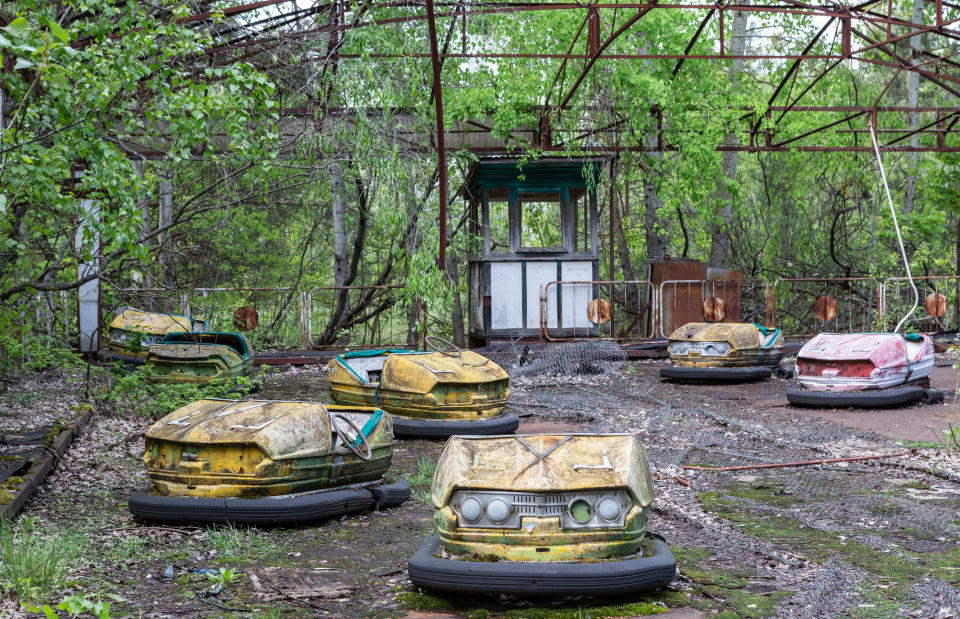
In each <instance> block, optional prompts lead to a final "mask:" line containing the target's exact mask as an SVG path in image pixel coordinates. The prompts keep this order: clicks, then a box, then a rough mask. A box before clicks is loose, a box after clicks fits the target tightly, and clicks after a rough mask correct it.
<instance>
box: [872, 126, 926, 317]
mask: <svg viewBox="0 0 960 619" xmlns="http://www.w3.org/2000/svg"><path fill="white" fill-rule="evenodd" d="M867 127H869V128H870V139H871V140H872V141H873V150H874V152H875V153H876V154H877V165H879V166H880V178H881V180H883V189H884V190H885V191H886V192H887V204H889V205H890V215H891V216H893V229H894V230H896V231H897V242H898V243H899V244H900V255H901V256H903V266H905V267H906V268H907V279H909V280H910V287H911V288H913V307H911V308H910V311H909V312H907V315H906V316H904V317H903V318H901V319H900V322H898V323H897V326H896V328H894V330H893V332H894V333H897V332H899V331H900V327H901V326H903V323H905V322H907V319H908V318H910V315H911V314H913V312H914V311H916V309H917V306H918V305H920V293H919V292H917V285H916V284H914V283H913V274H911V273H910V262H909V261H908V260H907V250H906V249H904V247H903V237H902V236H900V224H899V223H897V211H896V210H894V208H893V198H891V197H890V187H888V186H887V174H886V172H884V170H883V160H882V159H881V158H880V147H879V146H878V145H877V133H876V130H875V129H874V128H873V123H871V122H870V121H869V120H868V121H867Z"/></svg>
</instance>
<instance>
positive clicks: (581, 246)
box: [570, 189, 593, 253]
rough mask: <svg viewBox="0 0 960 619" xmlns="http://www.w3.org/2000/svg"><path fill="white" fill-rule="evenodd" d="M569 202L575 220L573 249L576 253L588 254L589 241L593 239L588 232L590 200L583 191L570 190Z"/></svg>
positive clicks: (589, 249) (589, 231)
mask: <svg viewBox="0 0 960 619" xmlns="http://www.w3.org/2000/svg"><path fill="white" fill-rule="evenodd" d="M570 202H571V204H572V210H573V214H574V216H575V217H576V218H577V228H576V238H575V239H574V245H575V246H574V248H573V250H574V251H576V252H585V253H589V252H590V251H591V248H590V241H591V239H592V238H593V235H592V234H591V230H590V199H589V196H587V193H586V191H585V190H583V189H580V190H574V189H571V190H570Z"/></svg>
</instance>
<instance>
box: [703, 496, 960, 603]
mask: <svg viewBox="0 0 960 619" xmlns="http://www.w3.org/2000/svg"><path fill="white" fill-rule="evenodd" d="M700 501H701V504H702V505H703V506H704V509H706V510H707V511H710V512H713V513H715V514H717V515H718V516H720V517H722V518H724V519H726V520H729V521H730V522H732V523H734V524H735V525H737V526H738V528H739V529H740V530H741V531H742V532H743V533H744V534H746V535H749V536H751V537H755V538H758V539H762V540H764V541H768V542H773V543H776V544H782V545H785V546H789V547H791V548H792V549H793V550H794V551H795V552H798V551H799V552H802V553H804V554H805V556H806V557H807V558H808V559H810V560H813V561H817V562H824V561H826V560H827V559H829V558H830V557H833V556H840V557H842V558H843V560H844V561H846V562H848V563H850V564H852V565H855V566H857V567H859V568H861V569H863V570H864V571H866V572H868V573H870V574H871V575H872V576H873V578H871V579H870V581H871V583H873V584H875V585H877V589H876V591H875V595H874V597H875V601H874V602H873V603H874V604H875V606H876V607H877V608H881V607H884V608H885V607H888V606H889V607H896V608H901V607H902V605H903V604H904V603H906V602H908V600H909V586H910V585H911V583H915V582H917V581H919V580H920V579H921V578H922V577H923V576H924V574H925V573H926V572H928V571H929V573H930V574H931V575H932V576H934V577H937V578H941V579H943V580H945V581H947V582H951V583H957V582H960V573H958V570H956V569H951V568H955V567H956V566H957V565H960V546H956V547H954V548H953V549H951V550H950V551H947V552H943V553H903V554H898V553H893V552H883V551H881V550H877V549H875V548H872V547H870V546H867V545H866V544H862V543H860V542H857V541H855V540H852V539H849V536H850V532H843V531H817V530H814V529H810V528H809V527H806V526H805V525H803V524H802V523H801V522H799V521H797V520H795V519H793V518H789V517H783V516H770V515H766V514H752V513H749V512H748V511H747V509H746V508H744V507H743V506H741V505H737V504H735V503H733V502H731V501H729V500H728V499H726V498H724V497H723V496H722V495H721V494H719V493H717V492H703V493H701V494H700ZM879 585H884V587H885V588H880V587H879ZM738 611H739V608H738Z"/></svg>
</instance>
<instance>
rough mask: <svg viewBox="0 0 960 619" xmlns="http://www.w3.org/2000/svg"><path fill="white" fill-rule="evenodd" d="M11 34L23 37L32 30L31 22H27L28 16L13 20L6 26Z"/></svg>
mask: <svg viewBox="0 0 960 619" xmlns="http://www.w3.org/2000/svg"><path fill="white" fill-rule="evenodd" d="M4 30H6V31H7V32H9V33H10V34H13V35H16V36H19V37H22V36H26V35H27V33H28V32H30V24H28V23H27V18H26V17H18V18H16V19H15V20H13V21H12V22H10V23H9V24H8V25H7V27H6V28H4Z"/></svg>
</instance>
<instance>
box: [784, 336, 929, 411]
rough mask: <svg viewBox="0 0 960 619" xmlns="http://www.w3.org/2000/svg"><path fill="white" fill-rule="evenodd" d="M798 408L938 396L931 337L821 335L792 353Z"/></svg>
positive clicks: (791, 396)
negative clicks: (933, 378)
mask: <svg viewBox="0 0 960 619" xmlns="http://www.w3.org/2000/svg"><path fill="white" fill-rule="evenodd" d="M796 371H797V380H798V382H799V383H800V385H801V387H802V388H800V389H790V390H789V391H787V400H789V401H790V403H791V404H796V405H800V406H820V407H837V408H839V407H848V406H853V407H859V408H877V407H885V406H898V405H900V404H907V403H910V402H914V401H917V400H920V401H921V402H924V403H932V402H939V401H942V400H943V392H942V391H940V390H938V389H931V388H930V374H931V373H932V372H933V341H932V340H931V339H930V337H929V336H927V335H923V334H916V333H915V334H910V335H901V334H897V333H821V334H819V335H817V337H815V338H813V339H812V340H810V341H809V342H807V343H806V344H804V346H803V348H801V349H800V352H799V353H797V370H796Z"/></svg>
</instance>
